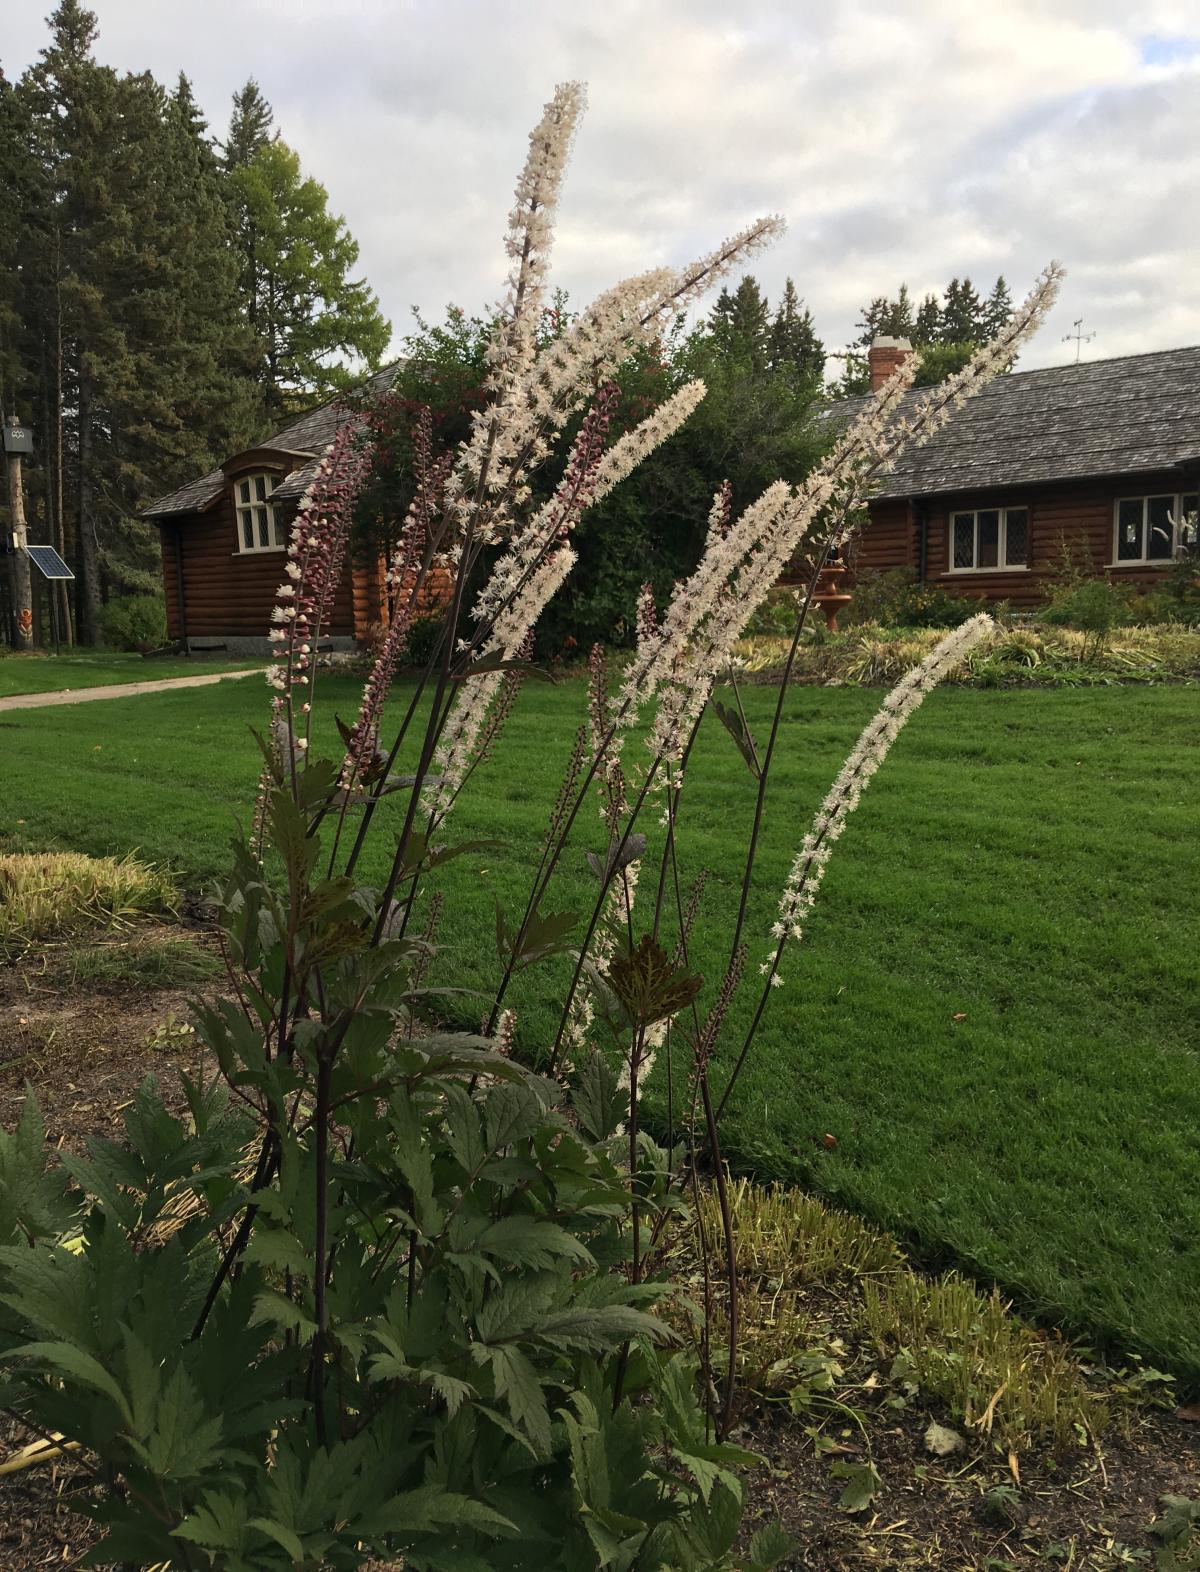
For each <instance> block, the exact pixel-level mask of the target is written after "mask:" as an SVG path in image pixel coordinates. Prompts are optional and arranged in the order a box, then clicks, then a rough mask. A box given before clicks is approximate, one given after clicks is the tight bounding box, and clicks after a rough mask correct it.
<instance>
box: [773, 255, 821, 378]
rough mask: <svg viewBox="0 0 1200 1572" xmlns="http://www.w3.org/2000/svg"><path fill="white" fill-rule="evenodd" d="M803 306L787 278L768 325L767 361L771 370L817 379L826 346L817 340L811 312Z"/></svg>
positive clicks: (819, 376)
mask: <svg viewBox="0 0 1200 1572" xmlns="http://www.w3.org/2000/svg"><path fill="white" fill-rule="evenodd" d="M802 305H803V302H802V301H801V299H800V297H799V295H798V294H797V293H796V286H795V284H794V283H793V282H792V280H791V279H790V278H789V279H788V280H787V281H786V282H785V284H784V286H783V295H782V296H781V297H780V302H779V309H778V310H777V311H776V313H775V320H774V322H773V323H772V324H771V331H770V335H769V338H768V343H767V359H768V363H769V365H770V366H771V369H772V370H776V371H778V370H783V369H786V368H788V367H790V368H792V369H794V370H795V371H798V372H799V373H800V375H801V376H803V377H811V378H813V379H815V380H820V378H822V377H823V376H824V374H825V346H824V344H822V342H821V340H820V339H819V338H818V337H817V332H816V328H815V327H814V325H813V317H812V312H811V311H810V310H809V309H808V307H807V306H805V307H804V309H803V310H801V306H802Z"/></svg>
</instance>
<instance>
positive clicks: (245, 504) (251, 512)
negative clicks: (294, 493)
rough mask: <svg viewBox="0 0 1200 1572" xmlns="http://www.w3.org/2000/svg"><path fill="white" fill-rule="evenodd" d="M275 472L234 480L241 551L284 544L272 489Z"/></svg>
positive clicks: (277, 548) (273, 547) (272, 549)
mask: <svg viewBox="0 0 1200 1572" xmlns="http://www.w3.org/2000/svg"><path fill="white" fill-rule="evenodd" d="M274 490H275V476H274V475H267V474H262V475H246V476H244V477H243V478H242V479H241V480H239V481H237V482H236V483H235V487H234V497H235V507H236V511H237V526H238V550H239V551H243V552H245V551H279V550H281V548H282V547H283V545H284V544H285V542H284V539H283V529H282V527H281V525H280V524H279V521H278V520H277V519H276V517H275V508H274V506H273V504H272V502H271V493H272V492H273V491H274Z"/></svg>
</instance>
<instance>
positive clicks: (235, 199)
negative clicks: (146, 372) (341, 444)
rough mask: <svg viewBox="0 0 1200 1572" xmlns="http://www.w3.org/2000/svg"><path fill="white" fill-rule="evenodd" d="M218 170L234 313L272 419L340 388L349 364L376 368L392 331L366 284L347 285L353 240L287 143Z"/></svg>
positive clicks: (266, 145) (354, 256)
mask: <svg viewBox="0 0 1200 1572" xmlns="http://www.w3.org/2000/svg"><path fill="white" fill-rule="evenodd" d="M239 137H240V133H239ZM231 140H233V136H232V133H231ZM242 140H244V138H242ZM228 145H229V144H227V149H228ZM226 166H227V183H228V190H229V196H230V201H231V204H232V208H233V213H234V220H235V234H236V241H235V244H236V247H237V251H238V287H239V292H240V295H241V303H242V310H243V313H244V316H245V319H246V321H247V322H248V323H249V326H250V330H251V333H252V334H253V337H254V352H255V357H256V363H257V375H258V379H259V381H260V383H261V385H262V389H263V396H264V401H265V404H266V407H267V409H268V412H269V413H270V416H271V418H272V419H278V418H280V417H281V416H283V415H284V414H286V413H287V412H288V411H289V410H290V409H294V408H295V407H297V406H299V405H301V404H304V403H307V402H312V401H313V400H314V399H315V398H321V397H327V396H328V395H329V394H330V393H331V392H333V391H334V390H336V389H337V388H339V387H345V386H346V385H348V383H349V382H350V381H352V380H353V375H352V372H351V370H350V368H349V367H348V366H347V365H346V360H347V359H349V360H359V361H365V362H366V363H367V365H369V366H371V367H374V366H377V365H378V364H379V361H380V359H381V357H382V355H383V352H384V350H385V349H386V348H387V346H388V342H389V339H390V337H391V327H390V325H389V323H388V322H387V320H386V318H385V317H384V316H383V315H382V313H381V312H380V310H379V303H378V300H377V299H376V297H375V295H374V293H373V292H372V291H371V289H370V288H369V287H368V286H367V284H366V283H365V281H363V280H362V279H354V278H352V277H351V276H350V273H351V269H352V268H353V267H354V265H355V263H356V262H357V261H358V243H357V241H355V239H354V237H353V236H352V235H351V234H350V232H349V230H348V229H347V228H346V223H345V220H344V219H342V218H340V217H338V216H336V215H335V214H332V213H330V212H329V209H328V201H329V198H328V194H327V192H326V190H325V188H324V186H322V185H320V184H318V182H317V181H315V180H313V179H311V178H308V179H306V178H305V177H304V175H303V173H302V171H301V168H300V160H299V158H298V156H297V155H296V154H295V153H294V152H293V151H292V150H291V148H289V147H288V146H287V145H286V143H284V142H282V141H281V140H279V138H275V139H274V140H270V141H262V142H260V144H259V145H258V146H257V147H256V148H255V150H254V152H253V153H252V154H251V156H250V158H249V160H248V161H247V162H245V163H233V164H231V163H230V162H229V154H228V150H227V154H226Z"/></svg>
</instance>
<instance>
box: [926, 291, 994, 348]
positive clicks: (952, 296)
mask: <svg viewBox="0 0 1200 1572" xmlns="http://www.w3.org/2000/svg"><path fill="white" fill-rule="evenodd" d="M986 337H987V334H986V332H985V330H984V323H983V302H982V301H981V300H980V298H979V292H978V290H977V289H976V288H975V286H974V284H972V282H971V280H970V279H969V278H964V279H961V280H960V279H957V278H952V279H951V280H950V282H949V283H948V284H947V285H946V299H945V303H944V305H943V306H942V318H941V323H940V331H939V334H938V338H939V341H940V342H941V343H943V344H979V343H982V342H983V340H984V339H985V338H986Z"/></svg>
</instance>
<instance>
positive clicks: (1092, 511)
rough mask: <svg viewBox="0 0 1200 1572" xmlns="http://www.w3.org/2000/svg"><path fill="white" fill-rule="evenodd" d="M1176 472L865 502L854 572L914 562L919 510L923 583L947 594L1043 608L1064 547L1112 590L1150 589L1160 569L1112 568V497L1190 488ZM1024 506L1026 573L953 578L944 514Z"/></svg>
mask: <svg viewBox="0 0 1200 1572" xmlns="http://www.w3.org/2000/svg"><path fill="white" fill-rule="evenodd" d="M1194 487H1195V481H1191V482H1189V481H1188V480H1187V478H1186V477H1181V476H1180V475H1179V474H1178V473H1177V472H1174V473H1164V474H1160V475H1151V476H1149V477H1135V478H1130V479H1126V480H1117V481H1111V480H1097V481H1073V482H1071V483H1069V484H1063V485H1054V486H1051V485H1043V486H1036V487H1035V486H1030V487H1019V486H1014V487H1008V488H1006V489H1005V490H1003V491H986V492H972V493H963V494H961V495H958V496H951V497H930V498H926V499H923V500H922V501H921V502H920V503H919V504H913V503H908V502H904V501H894V500H887V501H882V502H875V503H872V504H871V509H870V522H869V523H868V524H867V525H866V526H865V527H864V529H863V530H862V532H861V534H860V535H859V537H858V539H857V541H856V542H855V545H854V547H853V549H852V553H851V562H852V565H853V566H854V568H855V569H856V570H857V571H859V572H861V571H862V570H863V569H864V568H867V569H871V570H874V571H879V572H886V571H887V570H889V569H891V568H899V567H909V568H912V569H914V571H915V570H916V569H917V568H918V567H919V563H920V539H919V530H918V524H917V519H918V513H917V508H918V506H919V507H921V508H922V509H923V512H924V516H925V520H926V529H927V546H926V573H925V576H926V579H927V581H928V582H929V583H931V584H937V585H938V586H939V587H941V588H942V589H945V590H947V591H948V592H949V593H950V594H952V595H977V596H979V597H980V598H981V599H983V600H986V601H989V602H995V601H1002V600H1003V601H1010V602H1011V603H1012V604H1013V605H1014V606H1037V605H1041V604H1043V603H1044V602H1045V600H1046V598H1047V595H1048V594H1049V592H1050V590H1051V587H1052V585H1051V581H1052V580H1053V578H1054V576H1055V575H1056V574H1057V573H1058V571H1059V570H1060V567H1061V563H1062V557H1063V548H1064V545H1065V546H1066V548H1067V549H1068V551H1069V552H1071V553H1072V555H1073V556H1074V558H1075V560H1076V562H1077V564H1078V565H1079V566H1080V567H1084V566H1086V565H1089V564H1090V566H1091V567H1092V568H1093V569H1094V570H1095V572H1096V573H1097V574H1104V575H1105V576H1107V577H1108V578H1110V579H1112V580H1113V582H1114V583H1117V584H1129V585H1131V586H1138V587H1148V586H1151V585H1154V584H1157V583H1161V582H1162V579H1163V576H1164V574H1165V572H1166V567H1165V566H1164V567H1162V568H1149V567H1146V566H1137V567H1128V568H1126V567H1112V566H1111V564H1112V559H1113V550H1114V542H1113V516H1114V504H1115V502H1116V500H1117V498H1118V497H1143V496H1152V495H1154V494H1155V493H1159V494H1161V493H1163V492H1175V491H1186V490H1189V489H1194ZM997 507H1010V508H1011V507H1026V508H1028V509H1029V546H1030V555H1029V567H1028V568H1027V569H1026V570H1025V571H1024V572H1021V571H1019V570H1018V571H1005V572H996V573H952V572H951V571H950V515H951V514H952V513H959V512H964V511H971V512H973V511H975V510H977V509H979V508H997Z"/></svg>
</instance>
